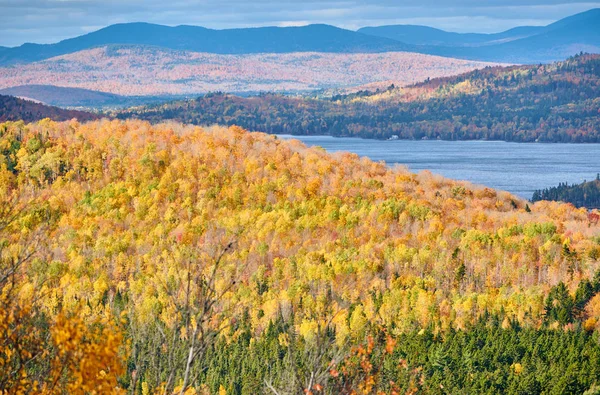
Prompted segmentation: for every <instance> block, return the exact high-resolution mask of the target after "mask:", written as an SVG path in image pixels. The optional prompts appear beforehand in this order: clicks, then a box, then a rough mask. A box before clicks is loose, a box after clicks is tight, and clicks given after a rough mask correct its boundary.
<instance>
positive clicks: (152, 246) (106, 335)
mask: <svg viewBox="0 0 600 395" xmlns="http://www.w3.org/2000/svg"><path fill="white" fill-rule="evenodd" d="M0 203H1V204H0V291H1V292H0V298H1V302H2V304H1V305H2V309H1V310H0V314H1V315H2V316H1V317H0V345H1V346H0V368H1V369H0V370H1V371H3V372H8V373H5V374H3V375H2V376H1V377H0V390H9V391H12V390H13V389H15V388H16V389H19V390H22V392H30V393H31V392H42V391H45V392H47V393H64V392H73V391H76V390H82V391H90V392H91V391H93V390H96V391H97V392H99V393H106V392H111V391H112V392H122V391H130V392H131V393H135V394H149V393H154V392H155V391H156V392H157V393H173V392H174V391H175V392H176V393H186V394H192V393H238V394H240V393H261V392H269V391H271V392H276V393H299V392H303V391H304V392H306V393H312V394H319V393H328V394H334V393H361V394H370V393H375V392H376V391H384V392H388V393H394V392H395V393H406V392H410V393H414V392H415V391H419V390H421V391H424V392H427V393H447V392H450V393H456V392H460V391H463V390H464V391H467V392H474V393H475V392H476V393H479V392H485V391H487V392H489V393H496V392H506V393H542V392H544V393H557V394H558V393H581V392H583V391H585V390H587V389H591V388H592V387H593V386H594V384H595V383H597V382H599V378H600V363H599V361H600V345H599V344H598V335H597V331H598V329H599V326H600V323H599V321H598V319H599V318H600V293H599V291H600V275H599V274H598V271H599V269H600V238H599V237H598V236H599V234H600V233H599V232H600V223H599V222H598V218H599V216H598V213H597V212H591V213H590V212H588V211H587V210H585V209H576V208H575V207H574V206H572V205H569V204H560V203H552V202H538V203H535V204H531V203H530V204H528V203H527V202H526V201H523V200H521V199H519V198H517V197H515V196H512V195H510V194H508V193H506V192H497V191H494V190H491V189H488V188H482V187H474V186H472V185H470V184H467V183H464V182H455V181H451V180H447V179H444V178H442V177H439V176H435V175H432V174H431V173H428V172H423V173H420V174H412V173H409V172H407V171H406V170H403V169H389V168H388V167H386V166H385V164H383V163H375V162H372V161H370V160H368V159H365V158H359V157H358V156H357V155H354V154H349V153H339V154H334V155H330V154H327V153H326V152H324V151H323V150H322V149H319V148H307V147H306V146H304V145H303V144H302V143H300V142H298V141H282V140H280V139H277V138H276V137H274V136H268V135H265V134H261V133H249V132H247V131H245V130H243V129H241V128H239V127H231V128H229V129H225V128H217V127H214V128H209V129H202V128H200V127H193V126H183V125H181V124H176V123H167V124H161V125H155V126H152V125H151V124H149V123H147V122H143V121H135V120H133V121H127V122H124V121H96V122H91V123H78V122H76V121H70V122H64V123H55V122H52V121H50V120H43V121H41V122H38V123H34V124H26V123H24V122H16V123H15V122H8V123H4V124H2V125H0ZM82 383H84V384H85V387H82Z"/></svg>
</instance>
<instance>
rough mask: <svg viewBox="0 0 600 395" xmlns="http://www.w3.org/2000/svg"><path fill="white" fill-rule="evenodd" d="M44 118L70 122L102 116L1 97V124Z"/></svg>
mask: <svg viewBox="0 0 600 395" xmlns="http://www.w3.org/2000/svg"><path fill="white" fill-rule="evenodd" d="M44 118H50V119H53V120H55V121H68V120H71V119H73V118H77V119H79V120H80V121H91V120H94V119H99V118H100V116H99V115H96V114H92V113H89V112H85V111H76V110H65V109H62V108H58V107H51V106H47V105H44V104H42V103H36V102H34V101H31V100H25V99H20V98H17V97H13V96H5V95H0V122H5V121H25V122H34V121H39V120H42V119H44Z"/></svg>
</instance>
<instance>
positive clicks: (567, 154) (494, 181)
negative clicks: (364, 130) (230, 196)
mask: <svg viewBox="0 0 600 395" xmlns="http://www.w3.org/2000/svg"><path fill="white" fill-rule="evenodd" d="M279 137H280V138H285V139H289V138H295V139H298V140H300V141H303V142H304V143H306V144H307V145H309V146H320V147H323V148H324V149H325V150H327V151H329V152H336V151H348V152H354V153H357V154H358V155H360V156H367V157H369V158H371V159H373V160H375V161H381V160H383V161H385V162H386V163H387V164H388V165H391V166H393V165H396V164H401V165H406V166H408V168H409V169H410V170H411V171H414V172H419V171H421V170H430V171H431V172H433V173H437V174H441V175H443V176H445V177H448V178H453V179H456V180H466V181H470V182H472V183H474V184H480V185H486V186H489V187H492V188H495V189H502V190H505V191H509V192H512V193H514V194H516V195H519V196H521V197H523V198H527V199H529V198H531V196H532V194H533V192H534V191H535V190H536V189H542V188H547V187H552V186H556V185H558V184H559V183H561V182H568V183H569V184H571V183H580V182H583V181H584V180H588V181H590V180H592V179H594V178H596V174H597V173H599V172H600V144H541V143H507V142H502V141H437V140H428V141H413V140H392V141H380V140H368V139H360V138H351V137H348V138H345V137H331V136H289V135H280V136H279Z"/></svg>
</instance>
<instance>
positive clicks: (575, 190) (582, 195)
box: [532, 174, 600, 209]
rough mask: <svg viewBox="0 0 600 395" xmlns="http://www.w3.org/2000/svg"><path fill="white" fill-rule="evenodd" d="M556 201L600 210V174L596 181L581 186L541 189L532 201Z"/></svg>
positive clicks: (561, 185) (563, 185) (565, 184)
mask: <svg viewBox="0 0 600 395" xmlns="http://www.w3.org/2000/svg"><path fill="white" fill-rule="evenodd" d="M540 200H554V201H557V202H567V203H572V204H574V205H575V206H576V207H586V208H589V209H593V208H599V209H600V174H599V175H598V177H597V178H596V179H595V180H594V181H587V182H583V183H581V184H573V185H568V184H567V183H564V184H560V185H559V186H557V187H551V188H546V189H540V190H538V191H535V193H534V194H533V198H532V201H534V202H537V201H540Z"/></svg>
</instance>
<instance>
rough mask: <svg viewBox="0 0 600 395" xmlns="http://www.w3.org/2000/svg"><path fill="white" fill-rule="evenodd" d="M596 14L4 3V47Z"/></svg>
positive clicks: (191, 0) (476, 27)
mask: <svg viewBox="0 0 600 395" xmlns="http://www.w3.org/2000/svg"><path fill="white" fill-rule="evenodd" d="M596 7H600V1H599V0H593V1H585V0H578V1H576V2H569V1H565V0H508V1H507V0H488V1H480V0H420V1H419V2H415V1H408V0H323V1H314V0H308V1H291V0H279V1H276V0H253V1H247V0H246V1H242V0H229V1H228V0H171V1H164V0H118V1H117V0H103V1H102V0H0V45H5V46H15V45H20V44H22V43H24V42H39V43H49V42H56V41H59V40H61V39H64V38H68V37H73V36H77V35H80V34H83V33H87V32H89V31H92V30H96V29H98V28H100V27H103V26H107V25H110V24H113V23H122V22H134V21H146V22H152V23H160V24H166V25H179V24H191V25H202V26H206V27H211V28H230V27H247V26H267V25H270V26H273V25H279V26H283V25H293V24H306V23H328V24H333V25H336V26H340V27H345V28H350V29H357V28H359V27H362V26H368V25H371V26H372V25H383V24H395V23H411V24H424V25H429V26H434V27H439V28H442V29H447V30H452V31H460V32H465V31H480V32H493V31H500V30H505V29H508V28H511V27H514V26H518V25H543V24H547V23H550V22H552V21H555V20H557V19H560V18H563V17H565V16H568V15H571V14H575V13H578V12H582V11H585V10H588V9H591V8H596Z"/></svg>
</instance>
